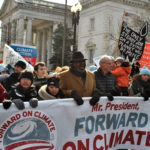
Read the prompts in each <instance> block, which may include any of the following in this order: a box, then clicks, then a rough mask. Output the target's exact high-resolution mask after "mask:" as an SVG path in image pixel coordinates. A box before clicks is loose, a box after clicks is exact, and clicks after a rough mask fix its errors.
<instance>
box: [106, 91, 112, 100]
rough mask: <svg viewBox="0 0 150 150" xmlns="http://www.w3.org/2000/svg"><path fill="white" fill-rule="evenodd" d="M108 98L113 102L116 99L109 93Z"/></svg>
mask: <svg viewBox="0 0 150 150" xmlns="http://www.w3.org/2000/svg"><path fill="white" fill-rule="evenodd" d="M106 96H107V98H108V100H109V101H113V100H114V98H113V96H112V94H111V93H107V94H106Z"/></svg>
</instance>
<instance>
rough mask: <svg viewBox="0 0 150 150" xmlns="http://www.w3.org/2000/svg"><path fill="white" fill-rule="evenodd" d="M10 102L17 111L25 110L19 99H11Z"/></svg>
mask: <svg viewBox="0 0 150 150" xmlns="http://www.w3.org/2000/svg"><path fill="white" fill-rule="evenodd" d="M12 102H13V103H14V104H15V106H16V107H17V108H18V109H19V110H22V109H24V108H25V106H24V103H23V101H22V100H21V99H13V100H12Z"/></svg>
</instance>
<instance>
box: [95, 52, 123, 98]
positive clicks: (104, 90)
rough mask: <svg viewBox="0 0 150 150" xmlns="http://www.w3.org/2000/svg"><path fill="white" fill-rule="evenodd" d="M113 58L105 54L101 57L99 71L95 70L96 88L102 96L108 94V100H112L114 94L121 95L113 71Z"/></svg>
mask: <svg viewBox="0 0 150 150" xmlns="http://www.w3.org/2000/svg"><path fill="white" fill-rule="evenodd" d="M111 63H112V61H111V58H110V56H107V55H103V56H102V57H101V59H100V62H99V65H100V67H99V68H98V70H97V71H95V72H94V73H95V80H96V89H97V90H98V92H99V94H100V96H107V97H108V100H110V101H112V100H113V96H119V95H120V93H119V91H118V87H117V81H116V78H115V76H114V75H113V74H112V73H111Z"/></svg>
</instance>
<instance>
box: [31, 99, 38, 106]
mask: <svg viewBox="0 0 150 150" xmlns="http://www.w3.org/2000/svg"><path fill="white" fill-rule="evenodd" d="M29 104H30V106H31V107H32V108H36V107H37V106H38V99H37V98H32V99H30V100H29Z"/></svg>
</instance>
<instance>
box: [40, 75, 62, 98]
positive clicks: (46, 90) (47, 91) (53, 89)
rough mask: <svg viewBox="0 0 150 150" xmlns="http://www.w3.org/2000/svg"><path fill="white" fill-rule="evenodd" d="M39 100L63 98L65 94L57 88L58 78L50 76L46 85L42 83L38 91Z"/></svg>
mask: <svg viewBox="0 0 150 150" xmlns="http://www.w3.org/2000/svg"><path fill="white" fill-rule="evenodd" d="M38 95H39V99H40V100H49V99H57V98H64V97H65V95H64V93H63V92H62V90H61V89H60V88H59V78H57V77H51V78H49V79H48V80H47V85H43V86H42V87H41V88H40V89H39V92H38Z"/></svg>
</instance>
